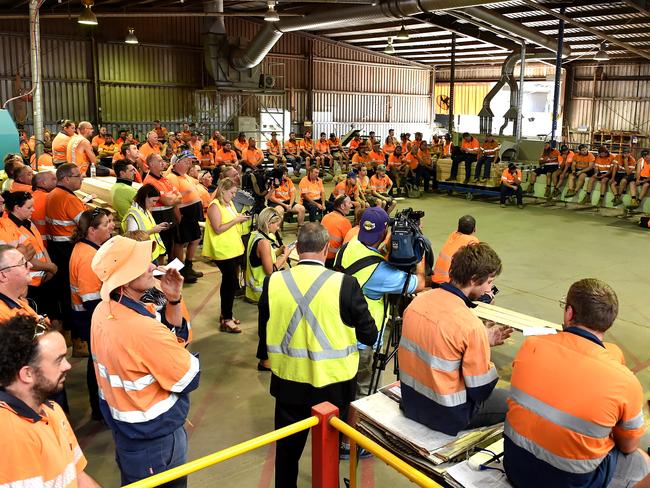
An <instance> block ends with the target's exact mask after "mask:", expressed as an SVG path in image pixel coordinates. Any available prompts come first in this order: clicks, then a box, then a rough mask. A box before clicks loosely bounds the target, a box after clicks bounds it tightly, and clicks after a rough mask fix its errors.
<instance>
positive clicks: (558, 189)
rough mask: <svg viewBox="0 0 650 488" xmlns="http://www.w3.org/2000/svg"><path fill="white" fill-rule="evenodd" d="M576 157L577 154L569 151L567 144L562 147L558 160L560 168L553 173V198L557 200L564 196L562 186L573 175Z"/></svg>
mask: <svg viewBox="0 0 650 488" xmlns="http://www.w3.org/2000/svg"><path fill="white" fill-rule="evenodd" d="M574 156H575V154H574V152H573V151H571V150H570V149H569V146H567V145H566V144H562V145H561V146H560V155H559V156H558V158H557V160H558V162H559V163H560V168H559V169H558V171H556V172H555V173H553V186H554V187H555V190H553V193H551V196H552V197H553V198H557V197H559V196H560V195H561V194H562V185H563V184H564V182H565V181H566V179H567V178H568V176H569V174H570V173H571V166H572V165H573V157H574Z"/></svg>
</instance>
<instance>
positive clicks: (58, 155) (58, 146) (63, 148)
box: [52, 120, 77, 168]
mask: <svg viewBox="0 0 650 488" xmlns="http://www.w3.org/2000/svg"><path fill="white" fill-rule="evenodd" d="M76 130H77V127H76V125H75V123H74V122H73V121H71V120H62V121H61V130H60V131H59V133H58V134H57V135H56V136H54V139H52V162H53V163H54V166H56V167H57V168H58V167H59V166H61V165H62V164H63V163H66V162H68V161H67V154H68V143H69V142H70V138H71V137H72V136H74V135H75V134H76Z"/></svg>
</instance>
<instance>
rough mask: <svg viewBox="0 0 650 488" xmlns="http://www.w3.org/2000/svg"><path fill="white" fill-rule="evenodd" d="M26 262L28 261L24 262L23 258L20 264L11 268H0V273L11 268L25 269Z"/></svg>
mask: <svg viewBox="0 0 650 488" xmlns="http://www.w3.org/2000/svg"><path fill="white" fill-rule="evenodd" d="M28 262H29V261H25V258H23V260H22V261H21V262H20V263H18V264H14V265H12V266H6V267H4V268H0V271H4V270H6V269H11V268H20V267H21V266H22V267H24V268H27V263H28Z"/></svg>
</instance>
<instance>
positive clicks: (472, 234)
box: [431, 215, 479, 284]
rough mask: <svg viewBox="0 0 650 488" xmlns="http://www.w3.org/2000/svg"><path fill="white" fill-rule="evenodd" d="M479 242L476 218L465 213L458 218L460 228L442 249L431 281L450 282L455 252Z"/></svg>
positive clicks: (452, 234) (448, 238)
mask: <svg viewBox="0 0 650 488" xmlns="http://www.w3.org/2000/svg"><path fill="white" fill-rule="evenodd" d="M477 242H479V240H478V237H476V219H474V217H472V216H471V215H464V216H462V217H461V218H460V219H458V228H457V230H456V231H455V232H452V233H451V234H450V235H449V237H447V240H446V241H445V243H444V244H443V246H442V248H441V249H440V254H438V259H436V264H435V266H434V267H433V274H432V275H431V281H433V282H434V283H438V284H440V283H448V282H449V268H450V266H451V259H452V258H453V257H454V254H456V253H457V252H458V250H459V249H460V248H462V247H465V246H467V245H469V244H474V243H477Z"/></svg>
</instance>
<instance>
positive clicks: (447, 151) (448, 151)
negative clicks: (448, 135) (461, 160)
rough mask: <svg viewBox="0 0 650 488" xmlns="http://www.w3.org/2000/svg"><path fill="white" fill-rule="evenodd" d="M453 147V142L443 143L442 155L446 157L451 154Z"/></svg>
mask: <svg viewBox="0 0 650 488" xmlns="http://www.w3.org/2000/svg"><path fill="white" fill-rule="evenodd" d="M453 149H454V143H453V142H451V141H449V142H448V143H443V145H442V155H443V156H444V157H446V158H448V157H450V156H451V151H452V150H453Z"/></svg>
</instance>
